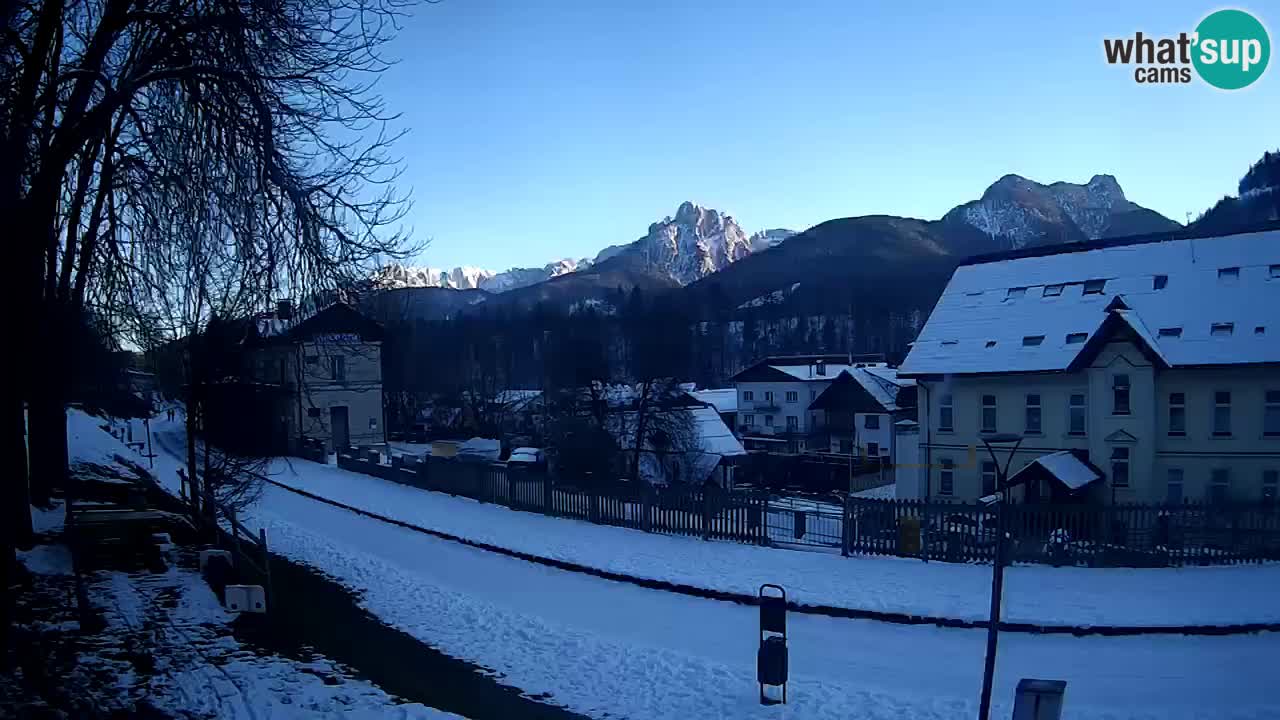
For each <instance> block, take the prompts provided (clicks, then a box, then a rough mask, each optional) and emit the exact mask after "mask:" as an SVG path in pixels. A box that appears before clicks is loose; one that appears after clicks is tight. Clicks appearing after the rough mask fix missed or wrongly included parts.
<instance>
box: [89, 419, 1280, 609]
mask: <svg viewBox="0 0 1280 720" xmlns="http://www.w3.org/2000/svg"><path fill="white" fill-rule="evenodd" d="M157 433H158V436H159V437H160V438H161V439H160V442H159V443H158V444H159V445H160V446H161V447H164V448H166V449H167V450H174V449H175V448H177V449H180V444H181V438H180V437H175V436H174V433H175V429H174V428H172V427H170V428H168V429H160V430H158V431H157ZM107 440H111V438H110V437H109V436H108V437H107ZM175 442H176V443H178V445H177V446H175V445H174V443H175ZM160 452H161V454H162V455H163V454H164V452H165V450H161V451H160ZM176 454H177V455H180V452H179V453H176ZM161 461H162V459H161V458H157V463H158V464H157V469H158V470H159V467H160V466H159V464H160V462H161ZM175 467H176V466H175ZM273 470H274V472H275V475H274V476H273V479H274V480H276V481H277V482H281V483H284V484H287V485H290V486H292V487H297V488H300V489H304V490H307V491H309V492H312V493H315V494H318V495H321V496H323V497H327V498H330V499H333V500H336V501H339V502H342V503H345V504H348V505H351V506H353V507H359V508H361V509H365V510H369V511H371V512H375V513H378V514H381V515H384V516H387V517H391V518H395V519H398V520H402V521H405V522H409V523H413V524H416V525H419V526H422V527H427V528H432V529H436V530H441V531H444V532H447V533H451V534H454V535H458V536H461V537H465V538H469V539H472V540H477V541H481V542H485V543H489V544H493V545H497V546H501V547H506V548H510V549H514V550H520V551H523V552H528V553H532V554H535V555H539V556H543V557H549V558H554V559H558V560H565V561H569V562H573V563H577V564H580V565H585V566H588V567H594V568H601V569H604V570H609V571H611V572H617V573H622V574H627V575H632V576H637V577H643V578H650V579H655V580H663V581H667V582H672V583H680V584H685V585H692V586H696V587H705V588H709V589H715V590H724V591H730V592H736V593H745V594H755V593H756V591H757V590H758V588H759V586H760V584H761V583H765V582H772V583H777V584H780V585H783V586H784V587H786V588H787V589H788V593H789V596H790V597H791V598H792V599H794V600H795V601H797V602H800V603H808V604H822V605H832V606H837V607H846V608H853V609H862V610H875V611H884V612H897V613H907V614H913V615H928V616H933V617H948V618H957V619H962V620H982V619H985V618H986V617H987V613H988V610H989V603H990V599H989V598H990V586H991V568H990V567H988V566H983V565H961V564H953V563H938V562H935V563H924V562H922V561H920V560H916V559H908V558H887V557H852V558H842V557H839V556H838V555H830V554H822V553H801V552H793V551H787V550H777V549H771V548H760V547H752V546H748V545H741V544H737V543H729V542H704V541H701V540H697V539H692V538H684V537H669V536H664V535H658V534H646V533H642V532H639V531H635V530H627V529H623V528H614V527H607V526H601V525H593V524H591V523H587V522H579V521H575V520H567V519H561V518H551V517H546V516H543V515H538V514H535V513H522V512H516V511H512V510H508V509H507V508H504V507H501V506H495V505H491V504H481V503H477V502H474V501H472V500H468V499H465V498H454V497H450V496H448V495H445V494H441V493H429V492H424V491H422V490H419V489H416V488H411V487H406V486H403V485H398V484H396V483H392V482H389V481H386V480H381V479H379V478H375V477H372V476H368V475H361V474H358V473H350V472H347V471H344V470H341V469H339V468H336V467H333V466H326V465H318V464H315V463H310V462H307V461H305V460H299V459H296V458H291V459H289V460H287V461H285V460H281V461H277V463H276V464H275V466H274V468H273ZM158 474H159V475H160V477H161V479H162V480H164V481H165V482H167V483H170V484H171V485H173V484H176V482H177V480H176V474H174V472H173V471H170V472H160V473H158ZM269 497H271V498H279V497H282V494H281V493H279V492H273V493H270V494H269ZM280 502H282V501H280ZM272 506H273V505H272V504H267V507H272ZM1153 598H1159V601H1154V600H1153ZM1004 617H1005V619H1006V620H1008V621H1010V622H1029V623H1042V624H1055V625H1079V626H1099V625H1130V626H1177V625H1201V624H1203V625H1224V624H1241V623H1263V622H1280V565H1275V564H1271V565H1261V566H1253V565H1249V566H1233V567H1208V568H1152V569H1127V568H1110V569H1096V568H1054V567H1048V566H1024V567H1013V568H1009V569H1008V571H1007V572H1006V576H1005V613H1004Z"/></svg>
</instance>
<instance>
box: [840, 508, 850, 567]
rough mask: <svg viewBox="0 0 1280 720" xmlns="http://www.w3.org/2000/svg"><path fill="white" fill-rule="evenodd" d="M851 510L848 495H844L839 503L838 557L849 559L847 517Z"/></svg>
mask: <svg viewBox="0 0 1280 720" xmlns="http://www.w3.org/2000/svg"><path fill="white" fill-rule="evenodd" d="M851 510H852V508H851V507H850V506H849V494H848V493H845V494H844V498H843V500H842V502H841V503H840V555H841V557H849V515H850V514H851V512H850V511H851Z"/></svg>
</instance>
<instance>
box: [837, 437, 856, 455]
mask: <svg viewBox="0 0 1280 720" xmlns="http://www.w3.org/2000/svg"><path fill="white" fill-rule="evenodd" d="M840 452H842V453H844V454H846V455H848V454H849V453H851V452H853V441H852V440H850V439H849V438H840Z"/></svg>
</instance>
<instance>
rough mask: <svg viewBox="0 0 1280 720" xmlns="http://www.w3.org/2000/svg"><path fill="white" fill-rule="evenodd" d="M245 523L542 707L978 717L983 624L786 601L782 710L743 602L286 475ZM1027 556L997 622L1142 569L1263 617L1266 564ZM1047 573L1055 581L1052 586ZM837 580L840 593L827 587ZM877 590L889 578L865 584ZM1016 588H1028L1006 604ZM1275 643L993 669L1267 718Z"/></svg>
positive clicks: (764, 556)
mask: <svg viewBox="0 0 1280 720" xmlns="http://www.w3.org/2000/svg"><path fill="white" fill-rule="evenodd" d="M163 432H168V433H170V434H169V435H168V436H167V437H166V439H165V442H163V443H161V446H162V447H163V448H166V449H168V448H169V447H174V446H173V445H172V443H174V442H175V441H176V442H177V443H178V445H177V446H176V447H180V443H181V437H180V435H179V434H178V433H177V432H176V431H174V430H170V431H163V430H162V433H163ZM170 463H176V460H174V459H172V458H170V459H166V460H162V461H161V462H159V463H158V466H157V470H158V474H159V475H160V476H161V477H162V478H164V479H165V482H166V484H169V485H170V486H172V484H173V483H175V482H176V480H174V479H173V478H171V477H170V478H165V475H166V474H170V475H171V473H166V469H172V468H175V467H176V465H173V464H170ZM163 465H168V468H164V467H161V466H163ZM279 469H280V470H281V474H280V475H279V476H278V477H277V479H279V480H282V481H287V482H289V483H292V484H297V485H299V486H305V487H307V488H308V489H310V490H313V491H316V492H320V493H322V494H326V495H331V496H335V497H337V498H338V499H341V500H343V501H345V502H350V503H353V504H357V505H363V506H370V508H371V509H376V510H378V511H380V512H385V513H387V514H389V515H396V516H402V517H405V518H406V519H413V520H414V521H417V522H423V523H425V524H430V525H432V526H433V527H439V528H440V529H443V530H448V531H449V532H460V533H461V534H464V535H469V536H476V537H477V538H478V539H485V540H487V541H493V542H498V543H499V544H506V545H517V546H521V547H524V548H526V549H530V550H531V551H536V552H544V553H546V554H550V555H552V556H555V555H557V554H558V553H575V554H576V555H575V557H576V556H578V555H581V554H582V553H591V554H590V555H589V557H592V558H595V559H596V560H597V561H598V562H601V563H602V564H609V563H617V564H620V565H622V566H623V567H626V568H637V569H646V570H648V571H650V572H653V571H654V568H661V567H665V568H666V570H665V571H663V572H665V573H679V574H681V575H682V576H687V575H689V574H692V575H694V576H697V575H699V574H705V575H706V578H707V579H709V580H712V581H714V582H718V583H722V584H727V585H731V586H734V587H735V589H736V588H739V587H742V588H745V587H748V585H747V583H752V584H753V583H755V582H758V581H759V580H760V579H769V580H776V579H777V577H776V576H778V575H781V574H787V573H789V574H790V575H789V577H788V578H787V579H784V580H783V582H784V584H787V585H788V586H789V587H790V588H791V590H792V592H793V594H799V595H801V596H802V597H805V598H807V599H812V598H813V597H815V596H819V595H818V594H819V593H822V592H825V593H835V595H836V596H837V597H840V598H843V599H845V600H850V599H853V600H860V601H867V600H872V601H874V599H875V598H880V602H881V604H882V605H885V604H892V605H894V606H901V605H902V604H903V603H912V602H914V603H919V604H923V605H928V606H937V607H946V608H951V609H957V608H959V609H964V608H970V607H973V606H976V605H978V604H980V603H982V602H985V597H986V595H985V590H984V591H982V592H979V591H978V590H976V586H977V584H978V581H977V580H973V581H968V582H972V583H974V585H973V588H971V589H961V590H957V589H955V588H954V587H949V583H950V584H955V583H963V582H966V581H965V580H964V579H963V578H965V577H967V576H968V575H967V574H966V571H974V572H973V575H974V577H976V578H979V579H980V580H981V581H982V582H985V581H986V579H987V577H988V572H989V570H987V569H983V568H972V569H970V568H966V567H963V566H944V565H941V564H930V565H925V564H923V563H920V562H919V561H897V560H883V559H876V560H857V559H851V560H846V559H842V558H839V557H827V556H823V555H816V554H808V553H794V552H785V551H777V550H768V549H760V548H750V547H746V546H738V545H731V544H716V543H705V542H701V541H697V540H686V539H680V538H664V537H656V536H649V535H645V534H643V533H638V532H634V531H625V530H620V529H613V528H605V527H598V526H593V525H589V524H586V523H574V522H569V521H564V520H558V519H553V518H544V517H541V516H537V515H531V514H523V513H515V512H511V511H507V510H505V509H502V508H495V507H491V506H481V505H479V504H477V503H474V502H471V501H465V500H454V499H450V498H447V497H445V496H440V495H434V494H427V493H423V492H421V491H417V490H412V489H409V488H403V487H401V486H398V485H395V484H392V483H385V482H382V481H379V480H377V479H375V478H371V477H367V476H363V475H357V474H351V473H345V472H341V471H338V470H336V469H333V468H326V467H323V466H318V465H314V464H310V463H304V462H301V461H296V460H294V461H290V463H289V464H288V465H286V464H284V463H282V464H281V466H280V468H279ZM375 505H376V506H377V507H373V506H375ZM245 519H246V522H249V523H251V524H256V525H260V526H262V527H264V528H266V530H267V533H268V537H269V538H270V541H271V544H272V546H273V548H274V549H275V550H276V551H277V552H280V553H282V554H284V555H286V556H288V557H290V558H292V559H295V560H298V561H302V562H305V563H308V564H310V565H312V566H314V567H316V568H319V569H321V570H323V571H324V572H326V573H328V574H329V575H330V576H332V577H334V578H335V579H337V580H338V581H339V582H341V583H343V584H345V585H347V586H348V587H350V588H352V589H353V590H355V591H357V592H358V593H360V595H361V598H362V602H363V604H364V606H365V607H366V608H368V609H369V610H370V611H371V612H372V613H374V615H376V616H377V617H379V618H380V619H381V620H383V621H384V622H386V623H388V624H390V625H392V626H394V627H397V628H400V629H402V630H404V631H406V632H408V633H410V634H411V635H413V636H414V637H417V638H419V639H421V640H422V641H424V642H426V643H428V644H430V645H432V646H434V647H437V648H439V649H440V650H442V651H444V652H446V653H449V654H451V655H455V656H457V657H460V658H464V659H467V660H470V661H472V662H476V663H478V664H481V665H484V666H486V667H489V668H492V669H493V670H495V671H496V672H498V673H500V674H501V676H502V681H503V682H505V683H508V684H511V685H513V686H515V687H518V688H520V689H522V690H524V691H525V692H527V693H531V694H537V693H547V694H549V695H550V698H549V701H550V702H554V703H558V704H562V705H565V706H567V707H568V708H570V709H572V710H575V711H578V712H581V713H584V714H586V715H590V716H593V717H604V716H610V717H628V718H672V717H688V718H721V717H724V718H729V717H732V718H753V717H759V718H764V717H768V718H779V717H792V718H871V719H879V718H924V719H929V718H968V717H972V716H973V714H974V712H975V699H976V694H977V689H978V686H979V684H980V679H981V667H982V653H983V647H984V643H985V638H986V635H985V633H984V632H983V631H980V630H956V629H940V628H936V627H932V626H902V625H891V624H884V623H877V622H871V621H856V620H844V619H834V618H826V617H816V616H804V615H797V614H792V615H791V618H790V621H789V622H790V637H791V668H792V684H791V692H790V696H791V704H790V705H788V706H787V707H785V708H761V707H760V706H759V705H757V704H756V691H757V690H756V685H755V681H754V665H755V656H754V655H755V643H756V629H757V628H756V622H757V614H756V611H755V610H754V609H752V608H749V607H744V606H739V605H735V604H732V603H724V602H717V601H711V600H702V599H697V598H691V597H687V596H682V595H676V594H672V593H666V592H662V591H656V590H647V589H643V588H639V587H636V586H632V585H628V584H624V583H615V582H610V581H606V580H601V579H599V578H595V577H591V576H585V575H581V574H576V573H568V572H563V571H559V570H555V569H552V568H547V567H544V566H539V565H533V564H530V563H525V562H522V561H519V560H515V559H512V558H508V557H504V556H501V555H497V554H494V553H487V552H484V551H482V550H477V549H474V548H469V547H465V546H462V545H459V544H457V543H451V542H448V541H443V540H439V539H435V538H432V537H430V536H426V535H423V534H421V533H416V532H413V531H411V530H407V529H403V528H398V527H395V526H392V525H388V524H386V523H381V522H378V521H376V520H372V519H370V518H364V517H361V516H358V515H355V514H353V513H350V512H347V511H344V510H341V509H338V508H333V507H331V506H327V505H324V504H322V503H317V502H315V501H311V500H308V499H306V498H303V497H301V496H299V495H296V494H294V493H290V492H288V491H285V490H281V489H279V488H268V489H267V491H266V492H265V494H264V496H263V498H262V500H261V502H260V503H259V505H258V506H257V508H255V509H254V511H253V512H252V513H250V514H248V517H246V518H245ZM726 558H728V560H727V561H726ZM840 567H843V568H847V570H843V571H839V570H836V571H834V572H836V573H837V574H838V576H839V578H838V580H836V579H832V578H831V577H830V576H831V574H832V572H833V568H840ZM907 568H910V569H909V570H908V569H907ZM1026 569H1027V570H1036V569H1035V568H1026ZM1022 570H1024V568H1017V569H1016V570H1015V571H1014V572H1011V573H1010V575H1011V583H1010V588H1009V589H1010V611H1011V614H1013V615H1015V616H1017V615H1019V614H1021V615H1022V616H1023V619H1025V618H1026V617H1027V616H1029V615H1031V616H1034V614H1035V612H1036V608H1037V606H1039V607H1040V613H1041V614H1044V613H1051V614H1052V615H1053V616H1055V617H1062V616H1071V615H1072V614H1075V615H1077V616H1083V617H1098V616H1100V615H1104V614H1106V613H1104V611H1103V609H1102V605H1100V603H1101V602H1103V601H1105V600H1106V598H1107V597H1108V596H1113V597H1119V598H1121V599H1124V598H1126V597H1127V594H1128V593H1132V594H1133V598H1132V600H1129V601H1128V602H1132V603H1134V604H1135V605H1136V603H1137V601H1138V595H1139V593H1138V590H1137V588H1139V587H1142V586H1143V584H1144V583H1145V591H1144V592H1142V593H1141V595H1142V596H1145V599H1144V600H1143V604H1144V606H1150V607H1151V609H1152V611H1153V613H1154V614H1155V615H1157V616H1160V617H1164V618H1165V619H1166V620H1168V619H1170V618H1172V617H1174V616H1175V615H1176V616H1177V617H1179V618H1183V616H1185V615H1188V614H1194V613H1196V612H1199V613H1201V614H1202V615H1212V616H1213V617H1216V618H1217V619H1219V620H1224V621H1232V622H1238V621H1240V618H1239V617H1238V616H1233V615H1232V614H1231V613H1229V612H1228V611H1227V610H1224V609H1222V608H1218V609H1217V610H1216V611H1215V610H1205V609H1200V610H1197V609H1196V606H1197V605H1198V604H1202V603H1204V604H1211V603H1214V602H1218V599H1217V597H1218V596H1219V595H1220V596H1222V597H1223V598H1224V599H1225V600H1224V601H1226V602H1230V600H1229V598H1230V597H1231V596H1232V595H1235V596H1241V595H1248V594H1249V592H1247V591H1244V590H1242V589H1241V588H1240V586H1239V584H1240V583H1241V582H1243V583H1251V584H1250V585H1249V587H1250V588H1251V589H1252V590H1253V591H1255V592H1263V591H1265V593H1266V595H1267V597H1266V598H1264V599H1263V600H1259V601H1256V605H1247V604H1244V603H1241V602H1236V603H1235V604H1234V605H1232V606H1231V607H1232V608H1233V609H1234V610H1236V611H1237V613H1240V612H1243V613H1244V614H1246V615H1249V616H1251V617H1249V618H1248V619H1256V616H1257V615H1259V614H1260V613H1262V612H1263V609H1264V608H1268V607H1269V608H1270V611H1271V612H1275V608H1274V607H1273V606H1274V604H1275V603H1274V602H1272V601H1274V599H1275V592H1276V590H1275V589H1276V588H1277V587H1278V586H1277V584H1276V582H1275V578H1276V576H1275V575H1274V574H1273V573H1272V572H1270V569H1269V568H1261V569H1258V568H1209V569H1196V570H1173V571H1157V572H1158V574H1149V573H1150V572H1151V571H1133V572H1129V571H1110V570H1108V571H1102V573H1103V574H1102V575H1099V574H1097V571H1083V570H1076V569H1052V568H1044V569H1042V570H1043V571H1044V572H1040V573H1032V574H1030V575H1029V574H1023V573H1022V572H1021V571H1022ZM1064 570H1065V572H1064ZM1245 570H1248V571H1252V572H1258V573H1260V577H1261V579H1258V580H1249V579H1248V576H1247V575H1245V574H1243V571H1245ZM930 573H938V577H936V578H935V577H932V576H931V575H930ZM1052 573H1062V574H1063V576H1064V577H1065V578H1068V579H1064V580H1058V581H1055V582H1050V578H1052ZM1165 573H1168V577H1169V578H1171V579H1169V580H1166V581H1164V582H1165V583H1166V585H1165V587H1166V588H1174V589H1173V590H1168V591H1165V592H1162V591H1161V590H1160V589H1159V588H1154V587H1153V584H1154V583H1157V582H1159V577H1160V574H1165ZM1031 575H1039V576H1042V577H1039V578H1037V577H1032V576H1031ZM895 577H896V578H897V579H896V581H895V580H894V578H895ZM1097 578H1105V580H1102V579H1097ZM1176 578H1185V579H1182V580H1177V579H1176ZM1072 582H1074V583H1075V584H1076V585H1077V586H1081V585H1089V586H1090V588H1081V587H1077V588H1076V589H1075V590H1074V591H1073V592H1071V593H1068V594H1067V596H1066V597H1054V596H1053V590H1055V589H1058V590H1062V589H1065V588H1067V587H1069V586H1070V585H1071V583H1072ZM839 583H847V584H849V585H851V586H853V587H851V588H841V589H839V590H838V591H837V590H836V588H837V587H838V586H839ZM883 583H888V585H887V586H885V587H879V588H877V587H875V586H876V585H879V584H883ZM1037 583H1039V585H1038V586H1037ZM1046 584H1048V587H1047V588H1046ZM1109 585H1117V586H1119V589H1118V590H1117V589H1116V588H1113V587H1109ZM1219 585H1221V586H1220V587H1212V586H1219ZM1232 585H1235V587H1232ZM815 588H817V589H816V590H815ZM751 589H752V590H753V589H754V588H753V587H752V588H751ZM1171 592H1188V593H1196V598H1195V599H1192V600H1185V599H1180V598H1177V597H1176V596H1174V595H1171V594H1170V593H1171ZM1020 594H1034V597H1031V598H1027V597H1025V596H1024V597H1023V598H1022V599H1018V596H1019V595H1020ZM969 595H974V596H975V597H969ZM931 596H934V597H931ZM891 601H892V602H891ZM1117 604H1119V605H1121V606H1122V607H1121V610H1120V612H1121V614H1122V616H1123V615H1125V614H1127V616H1129V617H1134V616H1137V617H1146V616H1145V615H1139V614H1138V611H1137V610H1136V608H1135V607H1127V608H1126V607H1123V606H1124V605H1125V602H1119V601H1117ZM1046 606H1047V608H1048V609H1047V610H1046ZM1161 606H1169V607H1163V608H1162V607H1161ZM1170 608H1173V609H1170ZM1104 619H1105V618H1104ZM1179 621H1183V620H1182V619H1180V620H1179ZM1278 655H1280V636H1278V635H1277V634H1273V633H1264V634H1258V635H1247V636H1232V637H1223V638H1215V637H1195V638H1188V637H1182V636H1157V637H1141V638H1104V637H1087V638H1075V637H1071V636H1036V635H1024V634H1012V633H1006V634H1005V635H1003V636H1002V638H1001V644H1000V659H999V663H998V665H997V681H996V691H995V697H996V699H997V710H998V711H999V713H1001V714H1000V715H998V716H1002V717H1007V715H1008V713H1009V711H1010V707H1009V703H1010V700H1011V697H1012V691H1013V687H1014V685H1015V684H1016V682H1017V680H1018V679H1019V678H1021V677H1044V678H1059V679H1063V680H1066V681H1067V682H1068V689H1067V708H1066V713H1065V717H1067V718H1075V719H1078V720H1084V719H1092V718H1187V719H1190V718H1197V719H1200V720H1211V719H1214V718H1272V719H1275V718H1280V691H1278V690H1277V689H1276V686H1275V683H1274V677H1273V675H1274V672H1273V670H1271V669H1270V668H1271V667H1272V661H1273V660H1274V658H1275V657H1276V656H1278Z"/></svg>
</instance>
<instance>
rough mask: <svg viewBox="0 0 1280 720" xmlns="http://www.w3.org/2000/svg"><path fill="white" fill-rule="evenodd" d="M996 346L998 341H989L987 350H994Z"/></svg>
mask: <svg viewBox="0 0 1280 720" xmlns="http://www.w3.org/2000/svg"><path fill="white" fill-rule="evenodd" d="M995 346H996V341H995V340H988V341H987V349H988V350H990V349H991V348H993V347H995Z"/></svg>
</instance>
